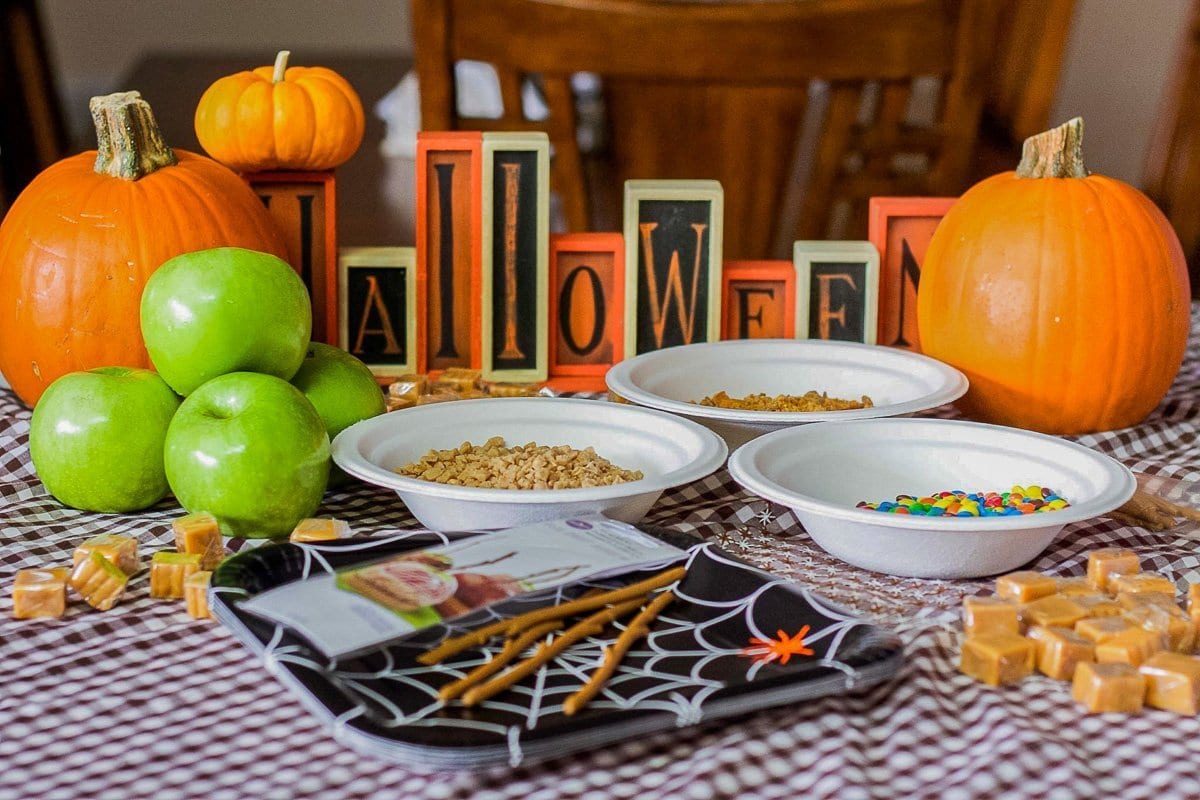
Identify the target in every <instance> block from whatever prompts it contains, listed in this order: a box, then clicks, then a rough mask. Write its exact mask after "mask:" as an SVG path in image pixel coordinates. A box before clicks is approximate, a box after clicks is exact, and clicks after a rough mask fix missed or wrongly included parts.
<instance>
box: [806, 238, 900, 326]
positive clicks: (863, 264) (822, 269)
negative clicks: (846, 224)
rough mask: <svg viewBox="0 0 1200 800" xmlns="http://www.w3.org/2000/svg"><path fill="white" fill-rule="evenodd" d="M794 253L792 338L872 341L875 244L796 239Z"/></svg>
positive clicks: (876, 302)
mask: <svg viewBox="0 0 1200 800" xmlns="http://www.w3.org/2000/svg"><path fill="white" fill-rule="evenodd" d="M793 254H794V256H793V261H794V262H795V265H796V338H798V339H836V340H838V341H843V342H862V343H863V344H875V331H876V324H875V323H876V316H877V315H878V308H879V252H878V251H877V250H876V249H875V245H873V244H871V243H870V242H796V245H795V248H794V250H793ZM914 308H915V306H914Z"/></svg>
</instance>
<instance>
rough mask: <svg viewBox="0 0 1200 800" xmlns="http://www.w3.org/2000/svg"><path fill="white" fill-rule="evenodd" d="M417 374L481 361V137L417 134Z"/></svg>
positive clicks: (475, 133) (471, 133)
mask: <svg viewBox="0 0 1200 800" xmlns="http://www.w3.org/2000/svg"><path fill="white" fill-rule="evenodd" d="M416 212H417V226H416V227H417V291H416V300H417V303H416V312H417V313H416V323H417V330H418V331H420V332H421V337H420V338H421V339H422V340H423V344H421V345H420V346H419V347H418V348H417V360H416V363H417V368H416V371H417V372H427V371H429V370H439V369H446V368H447V367H473V368H475V369H478V368H479V367H480V366H481V364H482V350H481V340H482V330H483V327H482V326H483V323H482V313H483V305H482V298H483V278H482V271H481V270H482V263H483V262H482V258H483V134H482V133H480V132H479V131H422V132H421V133H418V134H417V207H416Z"/></svg>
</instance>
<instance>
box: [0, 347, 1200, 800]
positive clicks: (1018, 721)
mask: <svg viewBox="0 0 1200 800" xmlns="http://www.w3.org/2000/svg"><path fill="white" fill-rule="evenodd" d="M1196 333H1197V331H1196V330H1193V337H1192V346H1191V347H1190V348H1189V352H1188V356H1187V359H1186V361H1185V363H1184V367H1183V369H1182V370H1181V372H1180V375H1179V378H1178V380H1177V381H1176V383H1175V386H1174V387H1173V388H1172V390H1171V392H1170V394H1169V395H1168V397H1167V398H1166V400H1164V402H1163V403H1162V404H1161V405H1160V407H1159V408H1158V409H1157V410H1156V411H1155V412H1154V414H1153V415H1151V417H1150V418H1149V419H1148V420H1146V421H1145V422H1144V423H1143V424H1141V425H1139V426H1138V427H1136V428H1133V429H1129V430H1123V431H1115V432H1111V433H1105V434H1100V435H1095V436H1087V437H1082V438H1081V441H1083V442H1084V443H1085V444H1087V445H1090V446H1092V447H1095V448H1096V449H1099V450H1102V451H1104V452H1106V453H1109V454H1111V455H1113V456H1115V457H1116V458H1118V459H1120V460H1121V461H1123V462H1124V463H1125V464H1127V465H1128V466H1130V467H1131V468H1133V469H1134V470H1135V471H1138V472H1141V473H1145V474H1149V475H1161V476H1166V477H1170V478H1174V479H1178V480H1180V481H1184V482H1187V483H1192V482H1196V481H1200V442H1198V441H1197V433H1198V432H1200V395H1198V390H1200V345H1198V342H1200V338H1197V335H1196ZM945 414H946V415H947V416H949V415H952V412H948V411H947V412H945ZM28 430H29V412H28V410H27V409H25V408H24V407H23V406H22V405H21V403H20V402H19V401H17V400H16V399H15V398H14V397H13V396H12V395H11V394H10V393H8V392H7V391H0V586H2V587H3V589H2V590H0V800H27V799H30V798H36V799H37V800H55V799H56V798H63V799H64V800H88V799H89V798H114V799H119V800H125V799H126V798H155V800H172V799H173V798H205V799H206V800H226V799H227V798H255V800H268V798H283V799H290V798H301V797H313V798H368V797H405V798H425V797H430V798H467V797H471V798H478V800H486V799H487V798H521V799H522V800H539V799H544V798H556V797H573V798H575V797H578V798H589V799H591V798H597V799H598V798H608V797H617V798H632V797H639V798H641V797H655V798H657V797H681V798H697V800H700V799H702V798H716V797H764V798H768V797H787V798H795V797H806V798H817V797H837V798H846V800H853V799H854V798H884V799H887V800H890V799H891V798H898V797H906V798H907V797H944V798H974V797H1006V798H1007V797H1012V798H1018V797H1020V798H1098V797H1113V798H1122V800H1133V799H1134V798H1143V797H1145V798H1151V797H1154V798H1163V797H1172V798H1173V797H1178V798H1196V797H1200V766H1198V765H1200V719H1195V718H1188V717H1180V716H1176V715H1173V714H1170V713H1167V712H1163V711H1153V710H1149V711H1146V712H1145V713H1143V714H1141V715H1140V716H1132V717H1125V716H1114V715H1101V716H1087V715H1086V714H1083V713H1081V712H1080V711H1079V710H1078V708H1077V707H1076V706H1075V705H1074V704H1073V703H1072V702H1071V700H1070V698H1069V693H1068V691H1067V690H1066V689H1065V684H1060V683H1057V682H1054V681H1051V680H1050V679H1048V678H1043V677H1034V678H1031V679H1029V680H1026V681H1024V682H1022V683H1020V684H1019V685H1016V686H1013V687H1010V688H1005V689H1000V690H997V689H992V688H989V687H986V686H983V685H981V684H978V683H976V682H974V681H972V680H970V679H968V678H966V677H964V676H962V675H960V674H958V671H957V669H956V664H957V656H958V648H959V644H960V640H961V636H962V633H961V627H960V625H959V622H958V606H959V603H960V601H961V598H962V597H963V595H965V594H977V593H983V592H985V591H986V590H987V589H988V587H989V584H988V583H987V582H984V581H925V580H915V579H903V578H890V577H887V576H882V575H877V574H874V573H869V572H865V571H862V570H858V569H855V568H853V567H849V566H847V565H845V564H843V563H841V562H839V561H836V560H835V559H833V558H831V557H830V556H828V555H826V554H825V553H824V552H823V551H821V550H820V549H819V548H817V547H816V546H815V545H814V544H813V543H812V542H811V541H810V540H809V538H808V537H807V535H806V534H805V533H804V532H803V530H802V529H801V528H800V527H799V525H798V524H797V522H796V520H795V519H794V518H793V517H792V515H791V514H790V513H789V512H786V511H785V510H783V509H780V508H772V507H770V506H768V504H766V503H764V502H763V501H761V500H757V499H756V498H754V497H752V496H750V495H747V494H746V493H745V492H743V491H742V490H741V489H739V488H738V487H737V486H736V485H735V484H734V483H733V482H732V480H731V479H730V478H729V475H728V473H727V472H725V471H724V470H722V471H721V472H719V473H717V474H716V475H714V476H712V477H710V478H708V479H706V480H704V481H700V482H697V483H695V484H692V485H690V486H687V487H685V488H683V489H680V490H678V491H673V492H670V493H668V494H667V495H666V496H664V497H663V499H662V500H661V501H660V502H659V503H658V505H657V506H656V507H655V508H654V509H653V510H652V512H651V514H650V517H649V520H648V521H650V522H652V523H656V524H660V525H665V526H669V527H675V528H679V529H682V530H693V531H699V532H700V533H702V534H703V535H705V536H707V537H708V538H710V539H711V540H713V541H716V542H719V543H720V544H721V546H723V547H725V548H726V549H728V550H729V551H730V552H732V553H733V554H735V555H738V556H742V557H744V558H747V559H748V560H750V561H752V562H754V563H756V564H758V565H760V566H762V567H764V568H766V569H769V570H772V571H774V572H777V573H779V574H782V575H787V576H789V577H792V578H795V579H796V580H798V581H802V582H805V583H807V584H810V585H812V586H815V587H816V588H817V589H818V590H819V591H820V592H822V593H823V594H825V595H826V596H827V597H828V598H829V599H831V600H833V601H836V602H837V603H840V604H842V605H844V606H847V607H850V608H854V609H857V610H859V611H860V612H862V613H863V614H864V615H868V616H870V617H872V618H873V619H874V620H876V621H877V622H878V623H879V624H880V625H883V626H886V627H888V628H891V629H893V630H895V631H897V632H898V633H899V634H900V636H901V637H902V638H903V640H904V642H905V645H906V648H907V652H908V659H907V664H906V666H905V668H904V670H903V672H902V673H901V675H900V677H899V679H898V680H897V681H896V682H894V683H892V684H890V685H887V686H882V687H877V688H875V689H873V690H870V691H868V692H866V693H864V694H859V695H855V696H848V697H837V698H829V699H825V700H821V701H819V702H813V703H809V704H807V705H804V706H798V707H783V708H777V709H774V710H770V711H765V712H761V713H757V714H754V715H752V716H747V717H742V718H735V719H732V720H727V721H722V722H719V723H712V724H708V725H701V726H699V727H696V728H690V729H686V730H680V731H676V732H673V733H670V734H662V735H658V736H655V737H651V738H647V739H644V740H639V741H630V742H627V743H624V744H621V745H619V746H614V747H609V748H607V749H604V750H600V751H594V752H590V753H584V754H579V755H576V756H572V757H570V758H563V759H560V760H557V761H552V762H549V763H545V764H541V765H536V766H533V767H529V768H522V769H517V770H509V769H496V770H493V771H489V772H485V773H481V774H472V773H444V774H434V775H420V774H416V773H412V772H408V771H406V770H404V769H402V768H399V767H396V766H393V765H391V764H388V763H384V762H381V761H376V760H372V759H371V758H368V757H364V756H362V755H359V754H357V753H355V752H353V751H351V750H348V749H346V748H345V747H343V746H341V745H339V744H337V743H336V742H334V740H333V739H332V738H331V737H330V736H329V735H328V734H327V733H326V732H325V731H324V730H323V729H322V728H321V727H320V725H318V724H317V722H316V721H315V720H314V718H313V717H311V716H310V715H309V714H308V713H307V712H306V711H305V710H304V708H303V707H301V705H300V703H299V702H298V701H297V700H296V699H295V698H293V697H292V695H290V694H289V693H288V692H287V691H286V690H285V689H284V688H283V686H282V685H281V684H280V683H278V682H276V681H275V680H274V679H273V678H272V677H271V675H270V674H268V672H267V671H266V670H265V669H264V668H263V666H262V665H261V664H260V663H259V662H258V661H257V660H256V659H255V658H253V657H251V655H250V654H249V653H248V652H247V651H246V650H245V649H243V648H242V647H241V646H240V645H239V644H238V643H237V642H236V641H234V639H233V637H232V636H230V635H229V634H228V633H226V632H225V631H224V630H223V629H221V628H220V627H219V626H218V625H216V624H215V623H212V622H197V621H193V620H191V619H189V618H188V617H187V616H186V614H185V613H184V611H183V607H182V605H181V604H180V603H177V602H163V601H152V600H150V599H149V597H148V593H147V587H146V585H145V584H146V579H145V578H144V577H142V578H139V579H137V580H136V581H135V582H134V584H133V585H132V586H131V589H130V591H129V593H128V595H127V599H126V600H125V601H123V602H122V603H121V604H120V605H118V606H117V607H116V608H115V609H113V610H112V611H110V612H108V613H99V612H94V611H91V610H90V609H89V608H88V607H87V606H86V605H84V604H83V603H82V601H79V600H78V599H73V600H72V601H71V603H70V606H69V608H68V611H67V615H66V616H65V618H63V619H62V620H58V621H54V620H50V621H47V620H36V621H14V620H12V619H11V618H10V617H11V599H10V597H9V591H8V589H9V586H10V584H11V581H12V577H13V574H14V573H15V571H16V570H17V569H19V568H24V567H35V566H43V565H55V564H64V563H68V562H69V561H70V557H71V556H70V554H71V550H72V549H73V548H74V546H75V545H76V544H77V543H78V542H80V541H82V540H83V539H84V538H86V537H88V536H90V535H92V534H95V533H97V532H101V531H110V532H120V533H127V534H132V535H134V536H137V537H138V539H139V540H140V541H141V543H142V547H143V551H144V552H146V551H151V550H154V549H158V548H160V547H166V546H169V544H170V535H169V521H170V519H171V518H172V517H174V516H176V515H178V514H179V513H180V512H179V509H178V507H177V506H175V505H174V504H173V503H172V502H171V501H169V500H168V501H165V502H163V503H161V504H160V505H159V506H157V507H156V508H154V509H153V510H151V511H148V512H144V513H140V514H133V515H98V514H88V513H83V512H79V511H73V510H71V509H67V508H64V507H62V506H60V505H59V504H58V503H57V502H55V501H54V500H53V499H52V498H50V497H49V496H48V495H47V494H46V491H45V490H44V489H43V488H42V485H41V483H40V482H39V481H38V479H37V476H36V475H35V474H34V472H33V469H32V467H31V465H30V461H29V450H28ZM322 513H324V514H328V515H333V516H337V517H342V518H345V519H347V520H348V521H350V523H351V524H352V526H353V528H354V532H355V535H358V536H370V535H374V534H381V533H385V532H388V531H394V530H396V529H399V528H413V527H415V523H414V521H413V519H412V517H411V516H409V514H408V513H407V511H406V510H405V509H404V507H403V506H402V505H400V503H399V502H398V501H397V499H396V497H395V495H394V494H391V493H390V492H386V491H381V490H376V489H373V488H370V487H365V486H359V487H355V488H353V489H350V490H348V491H342V492H338V493H331V494H330V495H329V496H328V497H327V498H326V504H325V506H324V508H323V510H322ZM1193 537H1197V533H1196V532H1195V531H1194V530H1192V531H1189V530H1187V529H1177V530H1175V531H1171V532H1166V533H1149V532H1147V531H1144V530H1142V529H1140V528H1129V527H1122V526H1120V525H1118V524H1117V523H1115V522H1111V521H1108V520H1105V519H1099V520H1093V521H1092V522H1090V523H1086V524H1080V525H1072V526H1069V527H1068V528H1067V529H1066V530H1065V531H1064V532H1063V534H1062V535H1061V536H1060V537H1059V538H1058V539H1057V540H1056V541H1055V543H1054V544H1053V545H1052V546H1051V548H1050V549H1049V550H1048V551H1047V552H1046V553H1044V554H1043V555H1042V556H1041V558H1039V559H1038V561H1037V562H1036V563H1035V564H1033V565H1032V566H1033V568H1036V569H1039V570H1046V571H1048V572H1051V573H1053V574H1055V575H1082V574H1083V573H1084V566H1085V561H1086V553H1087V551H1088V550H1090V549H1093V548H1096V547H1100V546H1105V545H1121V546H1124V547H1130V548H1132V549H1134V550H1136V551H1137V552H1138V553H1139V554H1140V555H1141V556H1142V559H1143V564H1144V565H1145V566H1146V567H1147V568H1153V569H1156V570H1159V571H1162V572H1164V573H1166V574H1168V575H1170V576H1171V577H1173V578H1175V579H1176V581H1178V582H1179V584H1180V585H1181V586H1182V585H1183V584H1184V582H1188V581H1200V556H1198V555H1197V553H1198V552H1200V543H1198V539H1197V538H1193ZM233 545H234V546H235V547H236V546H237V545H238V543H237V542H234V543H233Z"/></svg>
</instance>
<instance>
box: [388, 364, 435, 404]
mask: <svg viewBox="0 0 1200 800" xmlns="http://www.w3.org/2000/svg"><path fill="white" fill-rule="evenodd" d="M428 385H429V383H428V378H426V377H425V376H424V375H421V374H419V373H415V372H410V373H408V374H407V375H401V376H400V377H399V378H397V379H396V380H395V381H394V382H393V383H392V384H390V385H389V386H388V397H390V398H393V399H395V400H411V401H413V402H414V403H415V402H416V400H417V398H418V397H420V396H421V395H423V394H425V389H426V387H427V386H428Z"/></svg>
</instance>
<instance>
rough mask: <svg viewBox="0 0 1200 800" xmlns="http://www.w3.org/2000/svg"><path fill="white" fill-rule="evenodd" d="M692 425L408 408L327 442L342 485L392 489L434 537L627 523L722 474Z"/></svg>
mask: <svg viewBox="0 0 1200 800" xmlns="http://www.w3.org/2000/svg"><path fill="white" fill-rule="evenodd" d="M727 455H728V448H727V447H726V445H725V443H724V441H722V440H721V438H720V437H719V436H717V435H716V434H714V433H713V432H712V431H710V430H708V429H707V428H705V427H704V426H702V425H699V424H697V423H695V422H692V421H690V420H686V419H682V418H680V417H677V416H673V415H671V414H666V413H663V412H661V411H655V410H653V409H647V408H639V407H637V406H631V405H625V404H619V403H605V402H600V401H596V400H582V399H572V398H489V399H480V400H463V401H461V402H457V403H434V404H431V405H425V406H416V407H413V408H410V409H407V410H405V411H404V412H403V413H399V414H383V415H381V416H378V417H373V418H372V419H368V420H364V421H362V422H359V423H357V424H356V425H352V426H351V427H349V428H347V429H346V430H345V431H343V432H342V433H340V434H339V435H338V436H337V438H336V439H334V442H333V460H334V462H335V463H337V465H338V466H340V467H341V468H342V469H344V470H345V471H346V472H347V473H349V474H350V475H353V476H355V477H357V478H359V479H361V480H364V481H366V482H367V483H372V484H375V485H377V486H385V487H387V488H390V489H393V490H394V491H395V492H396V494H397V495H399V497H400V499H401V500H403V501H404V503H405V505H407V506H408V509H409V511H411V512H412V514H413V516H415V517H416V518H417V521H418V522H420V523H421V524H422V525H424V526H425V527H427V528H430V529H432V530H440V531H453V530H495V529H499V528H510V527H513V526H515V525H521V524H525V523H529V522H536V521H539V520H545V519H556V518H563V517H570V516H577V515H580V514H588V513H593V512H600V513H604V514H606V515H608V516H610V517H613V518H614V519H619V520H622V521H625V522H631V523H636V522H638V521H640V520H641V518H642V517H643V516H645V514H646V512H647V511H649V510H650V507H651V506H652V505H653V504H654V502H655V501H656V500H658V498H659V496H660V495H661V494H662V493H663V491H664V490H666V489H669V488H672V487H675V486H681V485H683V484H685V483H690V482H692V481H694V480H698V479H699V478H703V477H705V476H707V475H709V474H710V473H712V472H714V471H716V470H717V469H718V468H719V467H721V465H722V464H724V463H725V458H726V456H727Z"/></svg>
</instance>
